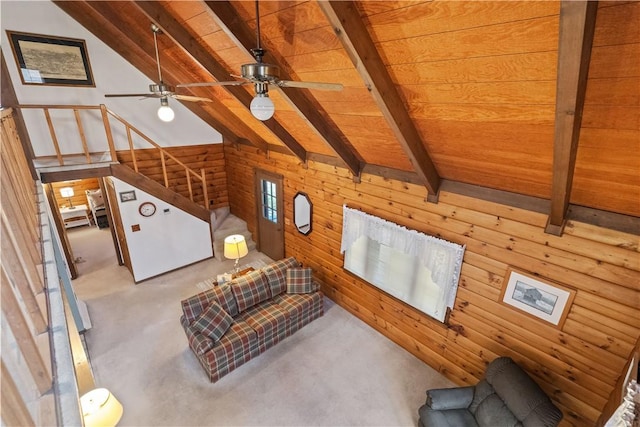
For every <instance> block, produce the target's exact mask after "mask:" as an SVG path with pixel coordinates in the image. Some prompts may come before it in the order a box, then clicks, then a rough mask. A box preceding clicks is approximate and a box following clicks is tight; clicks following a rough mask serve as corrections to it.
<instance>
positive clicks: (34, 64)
mask: <svg viewBox="0 0 640 427" xmlns="http://www.w3.org/2000/svg"><path fill="white" fill-rule="evenodd" d="M7 36H8V38H9V40H10V41H11V49H12V50H13V55H14V56H15V58H16V63H17V64H18V70H19V71H20V78H21V79H22V83H23V84H25V85H62V86H88V87H95V83H94V81H93V74H92V73H91V65H90V64H89V56H88V55H87V48H86V46H85V42H84V40H80V39H69V38H64V37H55V36H44V35H39V34H31V33H19V32H15V31H9V30H7Z"/></svg>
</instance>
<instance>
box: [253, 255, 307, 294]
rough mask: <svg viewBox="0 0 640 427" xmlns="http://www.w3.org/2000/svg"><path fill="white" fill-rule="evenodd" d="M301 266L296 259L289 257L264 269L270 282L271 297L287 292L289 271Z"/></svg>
mask: <svg viewBox="0 0 640 427" xmlns="http://www.w3.org/2000/svg"><path fill="white" fill-rule="evenodd" d="M299 266H300V263H298V261H297V260H296V259H295V258H294V257H289V258H285V259H281V260H280V261H276V262H274V263H271V264H269V265H268V266H266V267H264V268H263V269H262V271H263V272H264V274H265V276H267V280H268V281H269V286H270V287H271V295H273V296H276V295H280V294H282V293H284V292H285V291H286V290H287V269H289V268H293V267H299Z"/></svg>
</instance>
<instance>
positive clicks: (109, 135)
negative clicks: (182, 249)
mask: <svg viewBox="0 0 640 427" xmlns="http://www.w3.org/2000/svg"><path fill="white" fill-rule="evenodd" d="M18 108H21V109H41V110H43V111H44V114H45V118H46V121H47V126H48V128H49V133H50V134H51V139H52V141H53V146H54V150H55V153H56V155H55V156H56V158H57V160H58V163H59V165H60V166H64V164H65V163H64V162H65V160H64V156H65V154H63V153H62V152H61V150H60V146H59V143H58V138H57V136H56V132H55V127H54V122H53V120H52V119H51V115H50V113H49V111H50V110H69V111H73V114H74V115H75V121H76V123H77V131H78V132H79V133H80V141H81V143H82V148H81V149H80V150H79V153H80V152H81V153H82V154H83V156H84V157H85V159H86V162H87V164H90V163H92V160H91V153H90V152H89V148H88V144H87V140H86V135H85V130H84V127H83V125H82V122H81V120H80V111H81V110H98V111H99V112H100V115H101V118H102V123H103V127H104V132H105V136H106V140H107V145H108V151H109V153H110V155H111V160H112V161H113V162H117V152H116V148H115V141H114V136H113V132H112V130H111V123H110V119H109V118H110V117H112V118H114V119H116V120H117V121H118V122H120V123H121V124H122V125H123V126H124V128H125V132H126V135H127V144H128V146H129V152H130V153H131V159H132V162H133V169H134V170H135V171H136V172H139V170H138V159H137V158H136V151H135V149H134V146H133V137H132V133H134V134H136V135H137V136H139V137H140V138H141V139H142V140H144V141H145V142H146V143H148V144H149V145H150V146H151V147H152V148H153V149H156V150H158V151H159V154H160V161H161V164H162V176H163V181H164V186H165V187H166V188H169V174H168V173H167V159H171V160H172V161H173V162H175V163H176V164H177V165H179V166H180V167H181V168H182V169H184V173H185V176H186V180H187V188H188V191H189V198H190V200H191V201H192V202H193V201H194V195H193V188H192V179H195V180H196V182H199V184H200V185H201V186H202V194H203V197H204V200H203V205H204V208H205V209H208V204H209V200H208V198H209V197H208V191H207V182H206V175H205V172H204V169H202V170H201V171H200V172H197V171H195V170H193V169H191V168H190V167H189V166H188V165H186V164H185V163H184V162H182V161H181V160H180V159H179V158H177V157H176V156H174V155H172V154H171V153H169V152H168V151H167V150H165V149H164V148H163V147H161V146H160V145H158V144H157V143H156V142H155V141H153V140H152V139H151V138H149V137H148V136H147V135H145V134H144V133H143V132H141V131H140V130H139V129H137V128H136V127H135V126H133V125H132V124H130V123H129V122H127V121H126V120H125V119H123V118H122V117H120V116H119V115H118V114H116V113H114V112H113V111H111V110H109V109H108V108H107V107H106V106H105V105H104V104H101V105H38V104H26V105H19V106H18ZM67 155H69V154H67ZM73 155H74V156H75V155H76V153H73ZM43 157H48V156H43ZM38 158H41V157H36V160H37V159H38Z"/></svg>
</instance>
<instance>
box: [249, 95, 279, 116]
mask: <svg viewBox="0 0 640 427" xmlns="http://www.w3.org/2000/svg"><path fill="white" fill-rule="evenodd" d="M249 109H250V110H251V114H253V117H255V118H256V119H258V120H262V121H265V120H269V119H270V118H271V117H273V113H275V111H276V108H275V106H274V105H273V101H272V100H271V98H269V97H268V96H266V95H257V96H256V97H255V98H253V100H252V101H251V106H250V107H249Z"/></svg>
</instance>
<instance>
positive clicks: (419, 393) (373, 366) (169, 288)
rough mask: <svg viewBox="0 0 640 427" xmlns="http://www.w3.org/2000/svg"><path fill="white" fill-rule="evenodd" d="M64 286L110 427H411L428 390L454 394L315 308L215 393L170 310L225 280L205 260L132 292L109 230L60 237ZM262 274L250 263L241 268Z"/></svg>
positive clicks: (379, 339) (335, 311) (393, 350)
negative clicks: (81, 306) (71, 274)
mask: <svg viewBox="0 0 640 427" xmlns="http://www.w3.org/2000/svg"><path fill="white" fill-rule="evenodd" d="M68 235H69V238H70V241H71V245H72V249H73V252H74V256H75V257H76V260H77V261H78V262H77V266H78V269H79V274H80V276H79V277H78V279H76V280H74V281H73V285H74V289H75V291H76V294H77V296H78V298H80V299H82V300H84V301H85V302H86V304H87V306H88V309H89V313H90V315H91V320H92V323H93V328H92V329H91V330H89V331H88V332H86V334H85V338H86V344H87V348H88V352H89V357H90V359H91V364H92V367H93V371H94V376H95V381H96V386H98V387H106V388H108V389H110V390H111V391H112V392H113V393H114V395H115V396H116V397H117V398H118V399H119V400H120V402H122V404H123V406H124V415H123V417H122V420H121V422H120V424H119V425H120V426H160V425H172V426H192V425H194V426H195V425H219V426H228V425H243V426H253V425H255V426H302V425H319V426H320V425H322V426H411V425H416V424H417V410H418V408H419V407H420V405H422V404H423V403H424V399H425V390H426V389H427V388H436V387H451V386H453V383H451V382H450V381H449V380H447V379H446V378H444V377H443V376H441V375H440V374H439V373H437V372H436V371H435V370H433V369H432V368H430V367H429V366H427V365H426V364H424V363H423V362H422V361H420V360H418V359H417V358H415V357H414V356H413V355H411V354H410V353H408V352H407V351H405V350H404V349H402V348H401V347H399V346H397V345H396V344H394V343H393V342H391V341H389V340H388V339H387V338H385V337H384V336H383V335H381V334H379V333H378V332H377V331H375V330H374V329H372V328H371V327H369V326H368V325H366V324H365V323H363V322H362V321H360V320H359V319H358V318H356V317H354V316H352V315H351V314H350V313H348V312H347V311H345V310H344V309H342V308H341V307H339V306H338V305H336V304H334V303H333V302H332V301H330V300H328V299H325V315H324V316H323V317H322V318H320V319H318V320H315V321H313V322H312V323H310V324H309V325H307V326H305V327H304V328H302V329H301V330H299V331H298V332H296V333H295V334H294V335H292V336H291V337H289V338H287V339H286V340H285V341H283V342H281V343H279V344H278V345H276V346H275V347H273V348H271V349H269V350H267V351H266V352H265V353H263V354H262V355H260V356H259V357H257V358H255V359H253V360H251V361H250V362H249V363H247V364H245V365H243V366H242V367H240V368H238V369H236V370H235V371H233V372H232V373H230V374H229V375H227V376H226V377H224V378H222V379H221V380H220V381H218V382H217V383H215V384H211V383H209V382H208V380H207V378H206V377H205V374H204V371H203V370H202V368H201V367H200V365H199V364H198V362H197V360H196V358H195V356H194V355H193V354H192V353H191V351H190V350H189V349H188V346H187V340H186V337H185V335H184V332H183V330H182V327H181V326H180V323H179V320H178V319H179V316H180V314H181V309H180V300H181V299H183V298H186V297H189V296H191V295H194V294H196V293H198V292H200V289H198V287H197V286H196V285H197V283H198V282H200V281H202V280H204V279H206V278H209V277H212V276H213V277H215V275H216V274H218V273H222V272H224V271H226V270H229V269H231V268H232V265H233V261H225V262H219V261H216V260H215V259H211V260H206V261H202V262H200V263H197V264H195V265H192V266H189V267H186V268H183V269H180V270H177V271H174V272H170V273H168V274H165V275H162V276H160V277H156V278H153V279H150V280H147V281H145V282H142V283H140V284H138V285H134V284H133V280H132V278H131V275H130V274H129V272H128V271H127V269H126V268H125V267H119V266H118V265H117V262H116V258H115V252H114V250H113V246H112V241H111V237H110V234H109V230H108V229H103V230H99V229H97V228H95V227H91V228H90V227H81V228H77V229H70V230H68ZM262 262H270V260H269V258H267V257H266V256H264V255H263V254H261V253H259V252H256V251H251V252H250V253H249V255H248V256H247V257H246V258H243V259H242V264H244V265H246V264H254V263H255V264H258V265H259V264H260V263H262Z"/></svg>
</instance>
